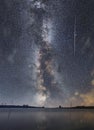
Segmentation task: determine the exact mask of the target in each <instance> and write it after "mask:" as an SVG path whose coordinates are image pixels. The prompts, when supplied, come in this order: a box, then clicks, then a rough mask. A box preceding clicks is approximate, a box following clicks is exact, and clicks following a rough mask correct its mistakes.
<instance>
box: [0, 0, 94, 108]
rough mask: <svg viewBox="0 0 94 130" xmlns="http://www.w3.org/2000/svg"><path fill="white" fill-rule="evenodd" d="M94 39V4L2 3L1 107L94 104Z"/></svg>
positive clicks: (71, 0) (74, 0) (65, 0)
mask: <svg viewBox="0 0 94 130" xmlns="http://www.w3.org/2000/svg"><path fill="white" fill-rule="evenodd" d="M74 24H75V25H74ZM93 35H94V1H93V0H89V1H88V0H62V1H61V0H54V1H50V0H0V103H4V104H5V103H7V104H29V105H37V106H38V105H45V106H57V105H59V104H61V105H62V106H69V105H70V104H73V105H94V43H93V42H94V36H93ZM74 38H75V42H74ZM74 44H75V48H74ZM74 51H75V54H74Z"/></svg>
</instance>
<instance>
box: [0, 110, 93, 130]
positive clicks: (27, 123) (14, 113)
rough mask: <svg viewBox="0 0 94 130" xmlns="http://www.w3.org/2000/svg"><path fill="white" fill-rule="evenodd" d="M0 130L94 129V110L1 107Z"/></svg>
mask: <svg viewBox="0 0 94 130" xmlns="http://www.w3.org/2000/svg"><path fill="white" fill-rule="evenodd" d="M0 130H94V110H89V109H86V110H85V109H83V110H81V109H78V110H77V109H76V110H74V109H72V110H59V109H57V110H54V111H53V110H52V109H51V110H45V109H44V110H43V109H42V110H40V109H39V110H38V109H37V110H36V109H16V108H15V109H0Z"/></svg>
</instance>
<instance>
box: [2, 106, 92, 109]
mask: <svg viewBox="0 0 94 130" xmlns="http://www.w3.org/2000/svg"><path fill="white" fill-rule="evenodd" d="M0 108H32V109H51V110H52V109H60V110H63V109H94V106H75V107H62V106H59V107H50V108H49V107H44V106H43V107H36V106H29V105H23V106H21V105H0Z"/></svg>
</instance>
